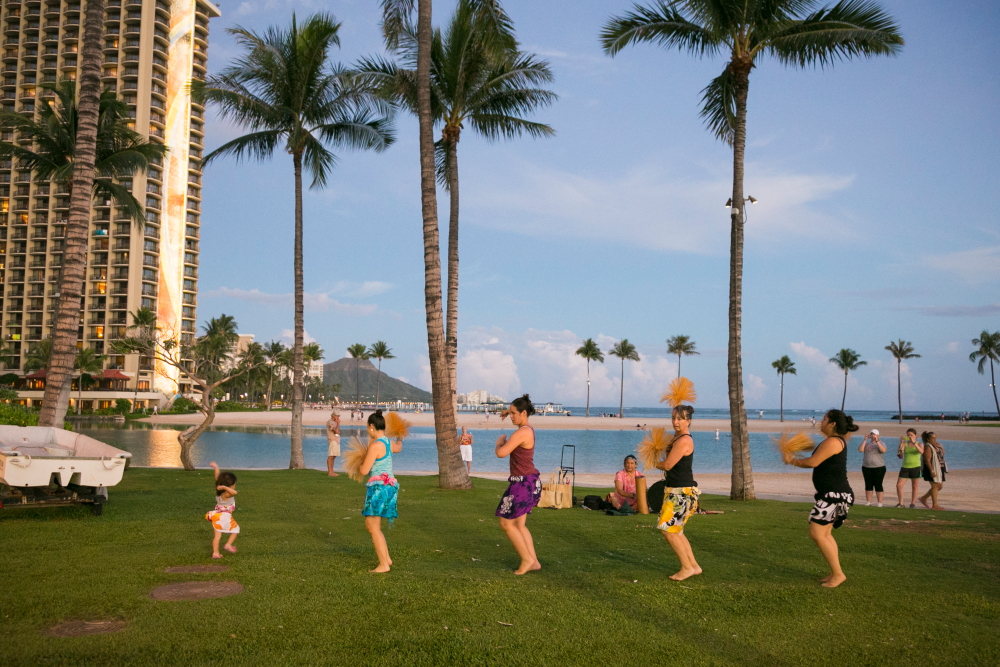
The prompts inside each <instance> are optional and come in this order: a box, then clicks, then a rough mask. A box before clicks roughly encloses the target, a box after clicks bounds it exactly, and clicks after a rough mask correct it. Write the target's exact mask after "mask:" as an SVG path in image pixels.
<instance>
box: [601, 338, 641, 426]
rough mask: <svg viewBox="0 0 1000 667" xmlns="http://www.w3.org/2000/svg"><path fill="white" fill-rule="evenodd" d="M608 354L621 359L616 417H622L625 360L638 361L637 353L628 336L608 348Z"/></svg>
mask: <svg viewBox="0 0 1000 667" xmlns="http://www.w3.org/2000/svg"><path fill="white" fill-rule="evenodd" d="M608 354H610V355H612V356H615V357H618V358H619V359H621V360H622V381H621V395H620V396H619V399H618V418H619V419H622V418H624V416H625V414H624V407H625V361H626V360H628V361H640V359H639V353H638V352H636V350H635V345H633V344H632V343H630V342H628V338H623V339H622V340H621V341H620V342H619V343H618V344H616V345H615V346H614V347H613V348H611V349H610V350H608Z"/></svg>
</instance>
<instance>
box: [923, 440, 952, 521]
mask: <svg viewBox="0 0 1000 667" xmlns="http://www.w3.org/2000/svg"><path fill="white" fill-rule="evenodd" d="M920 437H921V438H922V439H923V441H924V452H923V467H922V470H921V472H922V474H923V478H924V479H925V480H927V481H928V482H930V485H931V488H930V489H928V490H927V493H925V494H924V495H922V496H920V502H921V503H923V505H924V507H926V508H927V509H931V510H943V509H944V508H943V507H941V506H940V505H938V493H940V492H941V487H942V486H944V478H945V473H946V472H948V466H947V465H946V464H945V462H944V447H942V446H941V443H940V442H938V439H937V436H936V435H934V431H924V432H923V434H922V435H921V436H920ZM928 498H930V499H931V500H932V501H933V503H934V504H933V505H928V504H927V499H928Z"/></svg>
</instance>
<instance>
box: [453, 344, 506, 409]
mask: <svg viewBox="0 0 1000 667" xmlns="http://www.w3.org/2000/svg"><path fill="white" fill-rule="evenodd" d="M458 367H459V369H460V370H459V372H460V373H461V377H462V382H463V384H464V385H465V386H468V387H477V388H480V389H484V388H485V389H487V390H488V391H489V392H490V393H491V394H496V395H498V396H503V397H504V398H507V399H508V400H509V399H513V398H514V397H515V396H517V395H519V394H520V393H521V378H520V377H519V376H518V374H517V364H516V363H514V357H512V356H510V355H509V354H504V353H503V352H501V351H499V350H488V349H483V348H479V349H475V350H469V351H467V352H465V353H464V354H462V356H461V357H460V358H459V360H458Z"/></svg>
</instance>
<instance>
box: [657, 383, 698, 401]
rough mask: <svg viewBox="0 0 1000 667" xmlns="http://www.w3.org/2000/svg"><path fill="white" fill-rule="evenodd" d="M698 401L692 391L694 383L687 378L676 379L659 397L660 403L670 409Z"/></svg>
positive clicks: (696, 395)
mask: <svg viewBox="0 0 1000 667" xmlns="http://www.w3.org/2000/svg"><path fill="white" fill-rule="evenodd" d="M697 400H698V394H697V392H695V390H694V382H691V380H688V379H687V378H683V377H682V378H676V379H675V380H673V381H672V382H671V383H670V386H669V387H667V391H665V392H664V393H663V396H662V397H660V403H666V404H668V405H669V406H670V407H672V408H676V407H677V406H678V405H682V404H684V403H694V402H695V401H697Z"/></svg>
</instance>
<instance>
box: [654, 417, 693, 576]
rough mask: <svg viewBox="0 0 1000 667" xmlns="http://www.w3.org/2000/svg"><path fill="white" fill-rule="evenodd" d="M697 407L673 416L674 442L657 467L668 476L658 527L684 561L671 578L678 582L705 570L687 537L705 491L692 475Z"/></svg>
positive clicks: (679, 557)
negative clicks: (702, 492)
mask: <svg viewBox="0 0 1000 667" xmlns="http://www.w3.org/2000/svg"><path fill="white" fill-rule="evenodd" d="M693 414H694V408H692V407H691V406H690V405H678V406H677V407H675V408H674V410H673V412H672V413H671V419H672V421H673V425H674V440H673V442H671V443H670V446H669V447H668V448H667V451H666V458H665V459H663V460H662V461H660V462H659V463H657V464H656V467H657V468H659V469H660V470H664V471H666V473H667V476H666V482H667V485H666V488H665V489H664V490H663V509H661V510H660V520H659V522H658V523H657V526H656V527H657V528H659V529H660V531H661V532H662V533H663V537H664V538H666V540H667V543H668V544H669V545H670V548H671V549H673V550H674V553H675V554H677V558H678V559H679V560H680V561H681V569H680V570H678V571H677V572H676V573H675V574H672V575H670V578H671V579H673V580H674V581H683V580H684V579H687V578H688V577H693V576H694V575H696V574H701V567H700V566H699V565H698V561H696V560H695V558H694V552H693V551H691V543H690V542H688V539H687V536H686V535H684V525H685V524H686V523H687V521H688V519H690V518H691V515H692V514H694V513H695V512H696V511H698V496H700V495H701V491H700V490H699V489H698V483H697V482H695V481H694V476H693V473H692V472H691V461H692V459H693V458H694V438H692V437H691V416H692V415H693Z"/></svg>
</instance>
